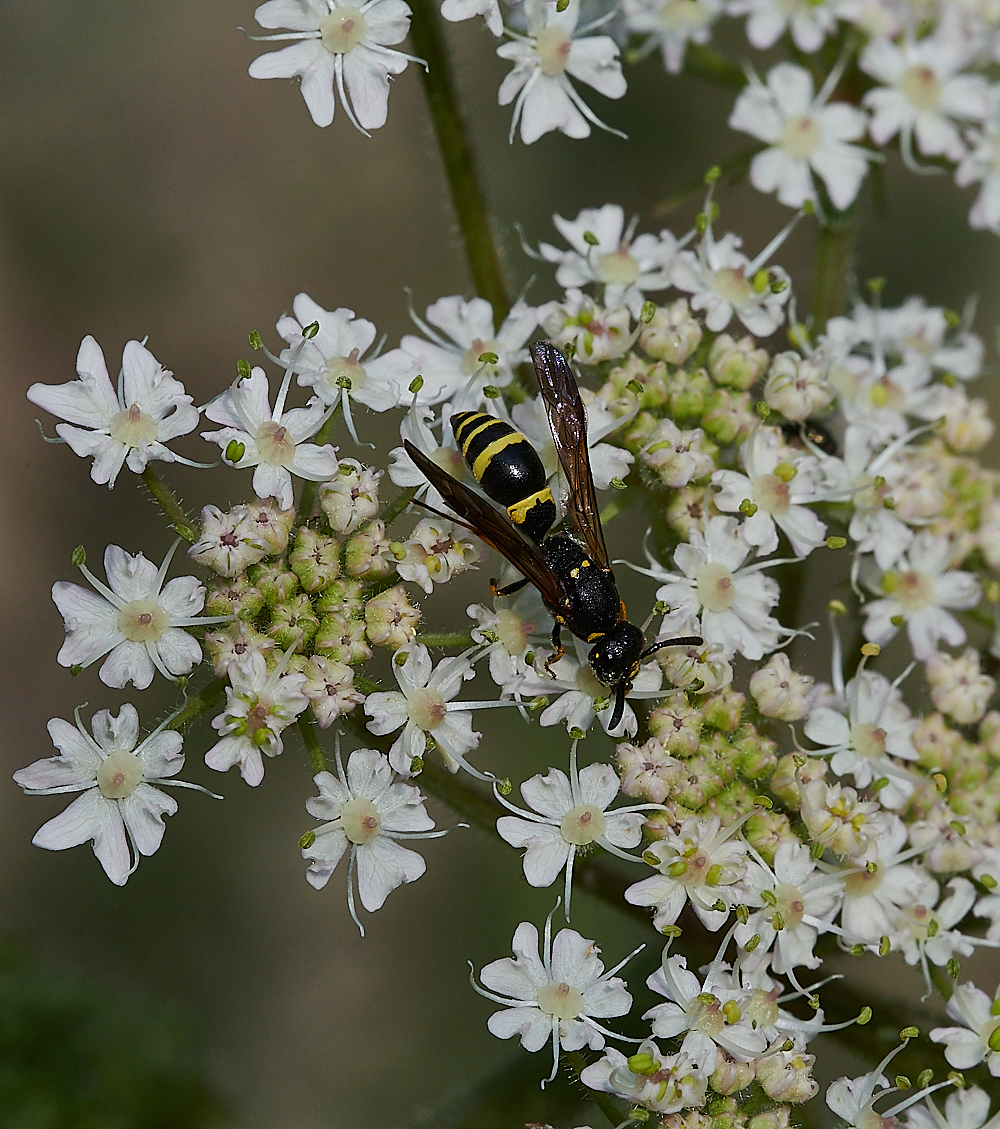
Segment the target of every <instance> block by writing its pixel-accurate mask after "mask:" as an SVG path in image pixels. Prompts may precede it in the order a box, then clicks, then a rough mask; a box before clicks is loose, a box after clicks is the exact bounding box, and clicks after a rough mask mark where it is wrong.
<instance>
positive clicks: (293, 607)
mask: <svg viewBox="0 0 1000 1129" xmlns="http://www.w3.org/2000/svg"><path fill="white" fill-rule="evenodd" d="M318 628H319V619H318V618H317V617H316V613H315V612H314V611H313V607H312V604H311V603H310V602H309V597H308V596H307V595H306V594H305V593H304V592H300V593H299V595H297V596H293V597H292V598H291V599H290V600H285V601H283V602H282V603H280V604H277V605H275V607H274V608H273V609H272V611H271V623H270V625H269V626H268V629H267V633H268V635H269V636H270V637H271V638H272V639H273V640H274V641H275V643H276V644H277V645H278V646H279V647H280V648H281V650H283V651H285V650H287V649H288V648H289V647H292V646H294V647H295V650H296V651H304V650H305V649H306V647H307V646H308V645H309V643H310V642H312V639H313V636H315V634H316V631H317V630H318Z"/></svg>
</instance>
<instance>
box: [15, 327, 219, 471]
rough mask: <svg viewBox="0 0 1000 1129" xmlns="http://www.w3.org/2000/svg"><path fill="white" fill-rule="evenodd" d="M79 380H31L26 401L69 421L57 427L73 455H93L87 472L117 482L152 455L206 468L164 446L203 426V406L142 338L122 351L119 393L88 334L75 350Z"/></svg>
mask: <svg viewBox="0 0 1000 1129" xmlns="http://www.w3.org/2000/svg"><path fill="white" fill-rule="evenodd" d="M76 371H77V372H78V373H79V376H80V379H79V380H71V381H69V382H68V383H67V384H32V386H31V387H30V388H29V389H28V399H29V400H30V401H31V402H32V403H33V404H37V405H38V406H39V407H40V408H44V409H45V411H47V412H51V413H52V415H54V416H58V417H59V418H60V419H64V420H67V421H68V422H66V423H57V424H56V432H57V433H58V435H59V436H60V437H61V438H62V439H65V440H66V442H67V443H68V444H69V446H70V447H71V448H72V450H73V451H74V453H75V454H77V455H80V456H81V457H82V458H90V457H91V456H92V457H93V459H94V463H93V466H92V467H91V468H90V477H91V478H92V479H93V480H94V481H95V482H99V483H101V484H102V485H103V484H104V483H107V484H108V486H109V487H111V486H114V484H115V479H116V478H117V477H118V473H119V471H120V470H121V469H122V467H123V466H124V465H125V463H128V468H129V470H131V471H133V472H134V473H136V474H141V473H142V472H143V471H144V470H145V469H146V464H147V463H149V462H150V461H152V460H154V459H158V460H160V461H161V462H165V463H172V462H181V463H186V464H187V465H188V466H201V465H202V464H201V463H192V462H191V461H190V460H189V459H184V458H181V456H180V455H175V454H174V452H173V451H171V450H169V449H168V448H167V447H166V446H165V444H167V443H169V442H170V440H171V439H176V438H177V437H178V436H180V435H187V434H188V433H189V432H191V431H194V429H195V428H196V427H197V426H198V409H197V408H195V407H194V406H193V405H194V401H193V400H192V398H191V397H190V396H188V395H187V394H186V393H185V391H184V385H183V384H181V382H180V381H179V380H175V379H174V377H173V375H172V374H171V373H169V372H168V371H167V370H166V369H165V368H163V367H162V365H161V364H160V363H159V361H157V359H156V358H155V357H154V356H153V354H152V353H151V352H150V351H149V350H148V349H147V348H146V347H145V345H142V344H140V343H139V342H138V341H129V342H128V343H127V344H126V346H125V351H124V352H123V353H122V367H121V372H120V374H119V377H118V391H117V392H116V391H115V389H114V387H113V386H112V384H111V378H110V377H109V376H108V368H107V365H106V364H105V361H104V353H103V352H102V351H101V347H100V345H98V344H97V342H96V341H95V340H94V339H93V337H91V336H90V335H89V334H88V335H87V336H86V337H85V338H84V339H83V341H82V342H81V344H80V351H79V352H78V353H77V356H76Z"/></svg>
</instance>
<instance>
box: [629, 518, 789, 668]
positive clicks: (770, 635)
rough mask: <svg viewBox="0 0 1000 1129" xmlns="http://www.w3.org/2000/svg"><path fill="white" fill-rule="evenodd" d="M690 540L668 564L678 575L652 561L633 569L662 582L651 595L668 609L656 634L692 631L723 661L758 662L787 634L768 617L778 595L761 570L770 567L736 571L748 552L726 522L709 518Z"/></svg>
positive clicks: (734, 528) (730, 521)
mask: <svg viewBox="0 0 1000 1129" xmlns="http://www.w3.org/2000/svg"><path fill="white" fill-rule="evenodd" d="M690 536H691V540H690V541H686V542H685V541H682V542H681V544H679V545H678V546H677V548H676V549H675V550H674V564H675V565H676V566H677V567H678V568H679V569H680V570H681V573H682V574H683V575H678V574H677V573H672V572H667V571H666V569H664V568H663V567H662V566H661V565H659V564H657V562H656V561H652V560H651V561H650V568H648V569H637V570H636V571H638V572H643V573H646V574H647V575H649V576H652V577H654V578H656V579H657V580H664V581H666V583H665V584H663V586H662V587H660V588H658V589H657V590H656V598H657V600H659V601H661V602H662V603H664V604H666V605H667V606H668V609H669V610H668V611H667V613H666V615H665V616H664V617H663V623H662V624H661V625H660V632H659V633H660V635H661V636H664V637H669V636H671V635H681V634H687V633H688V632H689V631H698V632H699V634H700V635H701V636H702V638H703V639H705V641H706V643H707V644H709V645H711V644H715V645H717V646H718V647H721V648H722V654H723V655H725V656H727V657H728V656H732V655H735V654H737V653H739V654H742V655H745V656H746V657H747V658H749V659H759V658H762V657H763V655H764V654H766V653H767V652H768V651H773V650H774V648H775V647H776V646H777V645H778V643H779V642H780V640H781V638H782V636H783V635H785V634H787V632H785V630H784V629H783V628H782V626H781V624H780V623H778V621H777V620H776V619H775V618H774V617H773V616H772V615H771V614H770V612H771V609H772V608H773V607H774V605H775V604H776V603H777V602H778V598H779V596H780V594H781V593H780V590H779V588H778V585H777V583H776V582H775V581H774V580H772V579H771V578H770V577H766V576H764V575H763V573H762V571H761V570H762V568H763V567H764V563H766V564H771V563H772V562H770V561H769V562H764V563H761V562H758V563H756V564H752V565H748V566H747V567H745V568H744V567H742V566H743V562H744V561H745V560H746V558H747V554H748V553H749V552H750V548H749V546H748V545H747V543H746V541H745V540H744V539H743V538H742V537H741V536H740V527H739V523H738V522H737V521H736V520H735V519H734V518H731V517H719V516H716V517H711V518H709V519H708V521H706V522H705V532H704V534H702V533H699V532H698V530H696V529H692V530H691V534H690Z"/></svg>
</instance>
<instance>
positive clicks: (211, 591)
mask: <svg viewBox="0 0 1000 1129" xmlns="http://www.w3.org/2000/svg"><path fill="white" fill-rule="evenodd" d="M263 607H264V593H263V592H261V591H260V589H259V588H255V587H254V586H253V585H252V584H251V583H250V581H249V580H248V579H247V578H246V576H236V577H234V578H233V579H232V580H225V581H223V580H220V581H217V582H216V583H215V584H210V585H209V587H208V595H207V596H206V598H205V614H206V615H234V616H236V618H237V619H241V620H248V621H249V620H252V619H256V617H257V616H258V615H259V614H260V612H261V609H262V608H263Z"/></svg>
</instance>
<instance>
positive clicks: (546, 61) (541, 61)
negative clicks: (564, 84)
mask: <svg viewBox="0 0 1000 1129" xmlns="http://www.w3.org/2000/svg"><path fill="white" fill-rule="evenodd" d="M572 50H573V41H572V40H571V39H570V37H569V36H568V35H567V34H566V32H565V31H564V30H563V29H562V28H561V27H560V26H559V25H558V24H553V25H552V26H551V27H545V28H542V30H541V31H540V32H539V33H538V38H537V39H536V40H535V54H536V55H537V56H538V66H539V69H540V70H541V72H542V74H544V75H548V76H549V78H555V77H556V76H557V75H561V74H562V73H563V71H564V70H565V69H566V64H567V63H568V62H569V53H570V51H572Z"/></svg>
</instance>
